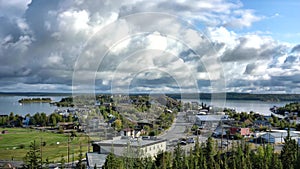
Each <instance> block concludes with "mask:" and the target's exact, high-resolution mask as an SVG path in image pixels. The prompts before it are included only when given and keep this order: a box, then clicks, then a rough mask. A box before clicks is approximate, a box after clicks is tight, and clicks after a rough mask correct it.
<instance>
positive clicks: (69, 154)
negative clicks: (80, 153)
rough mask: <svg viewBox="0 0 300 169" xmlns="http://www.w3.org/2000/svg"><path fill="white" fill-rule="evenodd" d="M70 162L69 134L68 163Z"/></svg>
mask: <svg viewBox="0 0 300 169" xmlns="http://www.w3.org/2000/svg"><path fill="white" fill-rule="evenodd" d="M69 162H70V134H68V163H69Z"/></svg>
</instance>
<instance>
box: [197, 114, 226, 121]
mask: <svg viewBox="0 0 300 169" xmlns="http://www.w3.org/2000/svg"><path fill="white" fill-rule="evenodd" d="M196 119H197V120H199V121H220V120H221V119H227V116H226V115H197V116H196Z"/></svg>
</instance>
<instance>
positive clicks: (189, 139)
mask: <svg viewBox="0 0 300 169" xmlns="http://www.w3.org/2000/svg"><path fill="white" fill-rule="evenodd" d="M187 143H188V144H191V143H195V140H194V138H188V139H187Z"/></svg>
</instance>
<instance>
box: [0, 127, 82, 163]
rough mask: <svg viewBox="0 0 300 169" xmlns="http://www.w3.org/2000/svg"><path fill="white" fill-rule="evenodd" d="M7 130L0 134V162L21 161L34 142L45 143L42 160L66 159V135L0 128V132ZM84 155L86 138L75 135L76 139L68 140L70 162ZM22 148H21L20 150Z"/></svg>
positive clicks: (55, 160)
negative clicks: (81, 154)
mask: <svg viewBox="0 0 300 169" xmlns="http://www.w3.org/2000/svg"><path fill="white" fill-rule="evenodd" d="M3 130H7V131H8V132H7V133H5V134H0V159H2V160H12V159H14V160H18V161H22V160H23V157H25V155H26V153H27V152H28V151H29V146H30V144H31V142H33V141H34V140H35V141H36V143H37V144H38V145H40V144H41V141H42V142H46V145H45V146H42V158H43V160H45V159H46V158H48V159H49V161H51V162H58V161H60V160H61V156H64V159H65V161H67V159H68V155H67V154H68V138H69V136H68V135H66V134H56V133H52V132H47V131H38V130H35V129H25V128H0V131H1V132H2V131H3ZM80 145H81V147H82V152H83V154H85V152H87V149H88V137H87V136H85V135H83V134H77V137H74V138H73V139H70V144H69V148H70V152H69V159H70V162H71V161H72V160H73V159H74V160H78V155H79V152H80ZM22 147H23V148H22Z"/></svg>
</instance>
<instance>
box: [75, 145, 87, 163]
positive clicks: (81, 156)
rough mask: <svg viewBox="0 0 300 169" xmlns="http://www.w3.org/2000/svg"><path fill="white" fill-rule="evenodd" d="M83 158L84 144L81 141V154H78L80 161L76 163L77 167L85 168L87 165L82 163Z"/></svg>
mask: <svg viewBox="0 0 300 169" xmlns="http://www.w3.org/2000/svg"><path fill="white" fill-rule="evenodd" d="M82 159H83V153H82V146H81V143H80V150H79V155H78V163H77V164H76V168H77V169H84V168H85V165H84V164H83V163H82Z"/></svg>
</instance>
